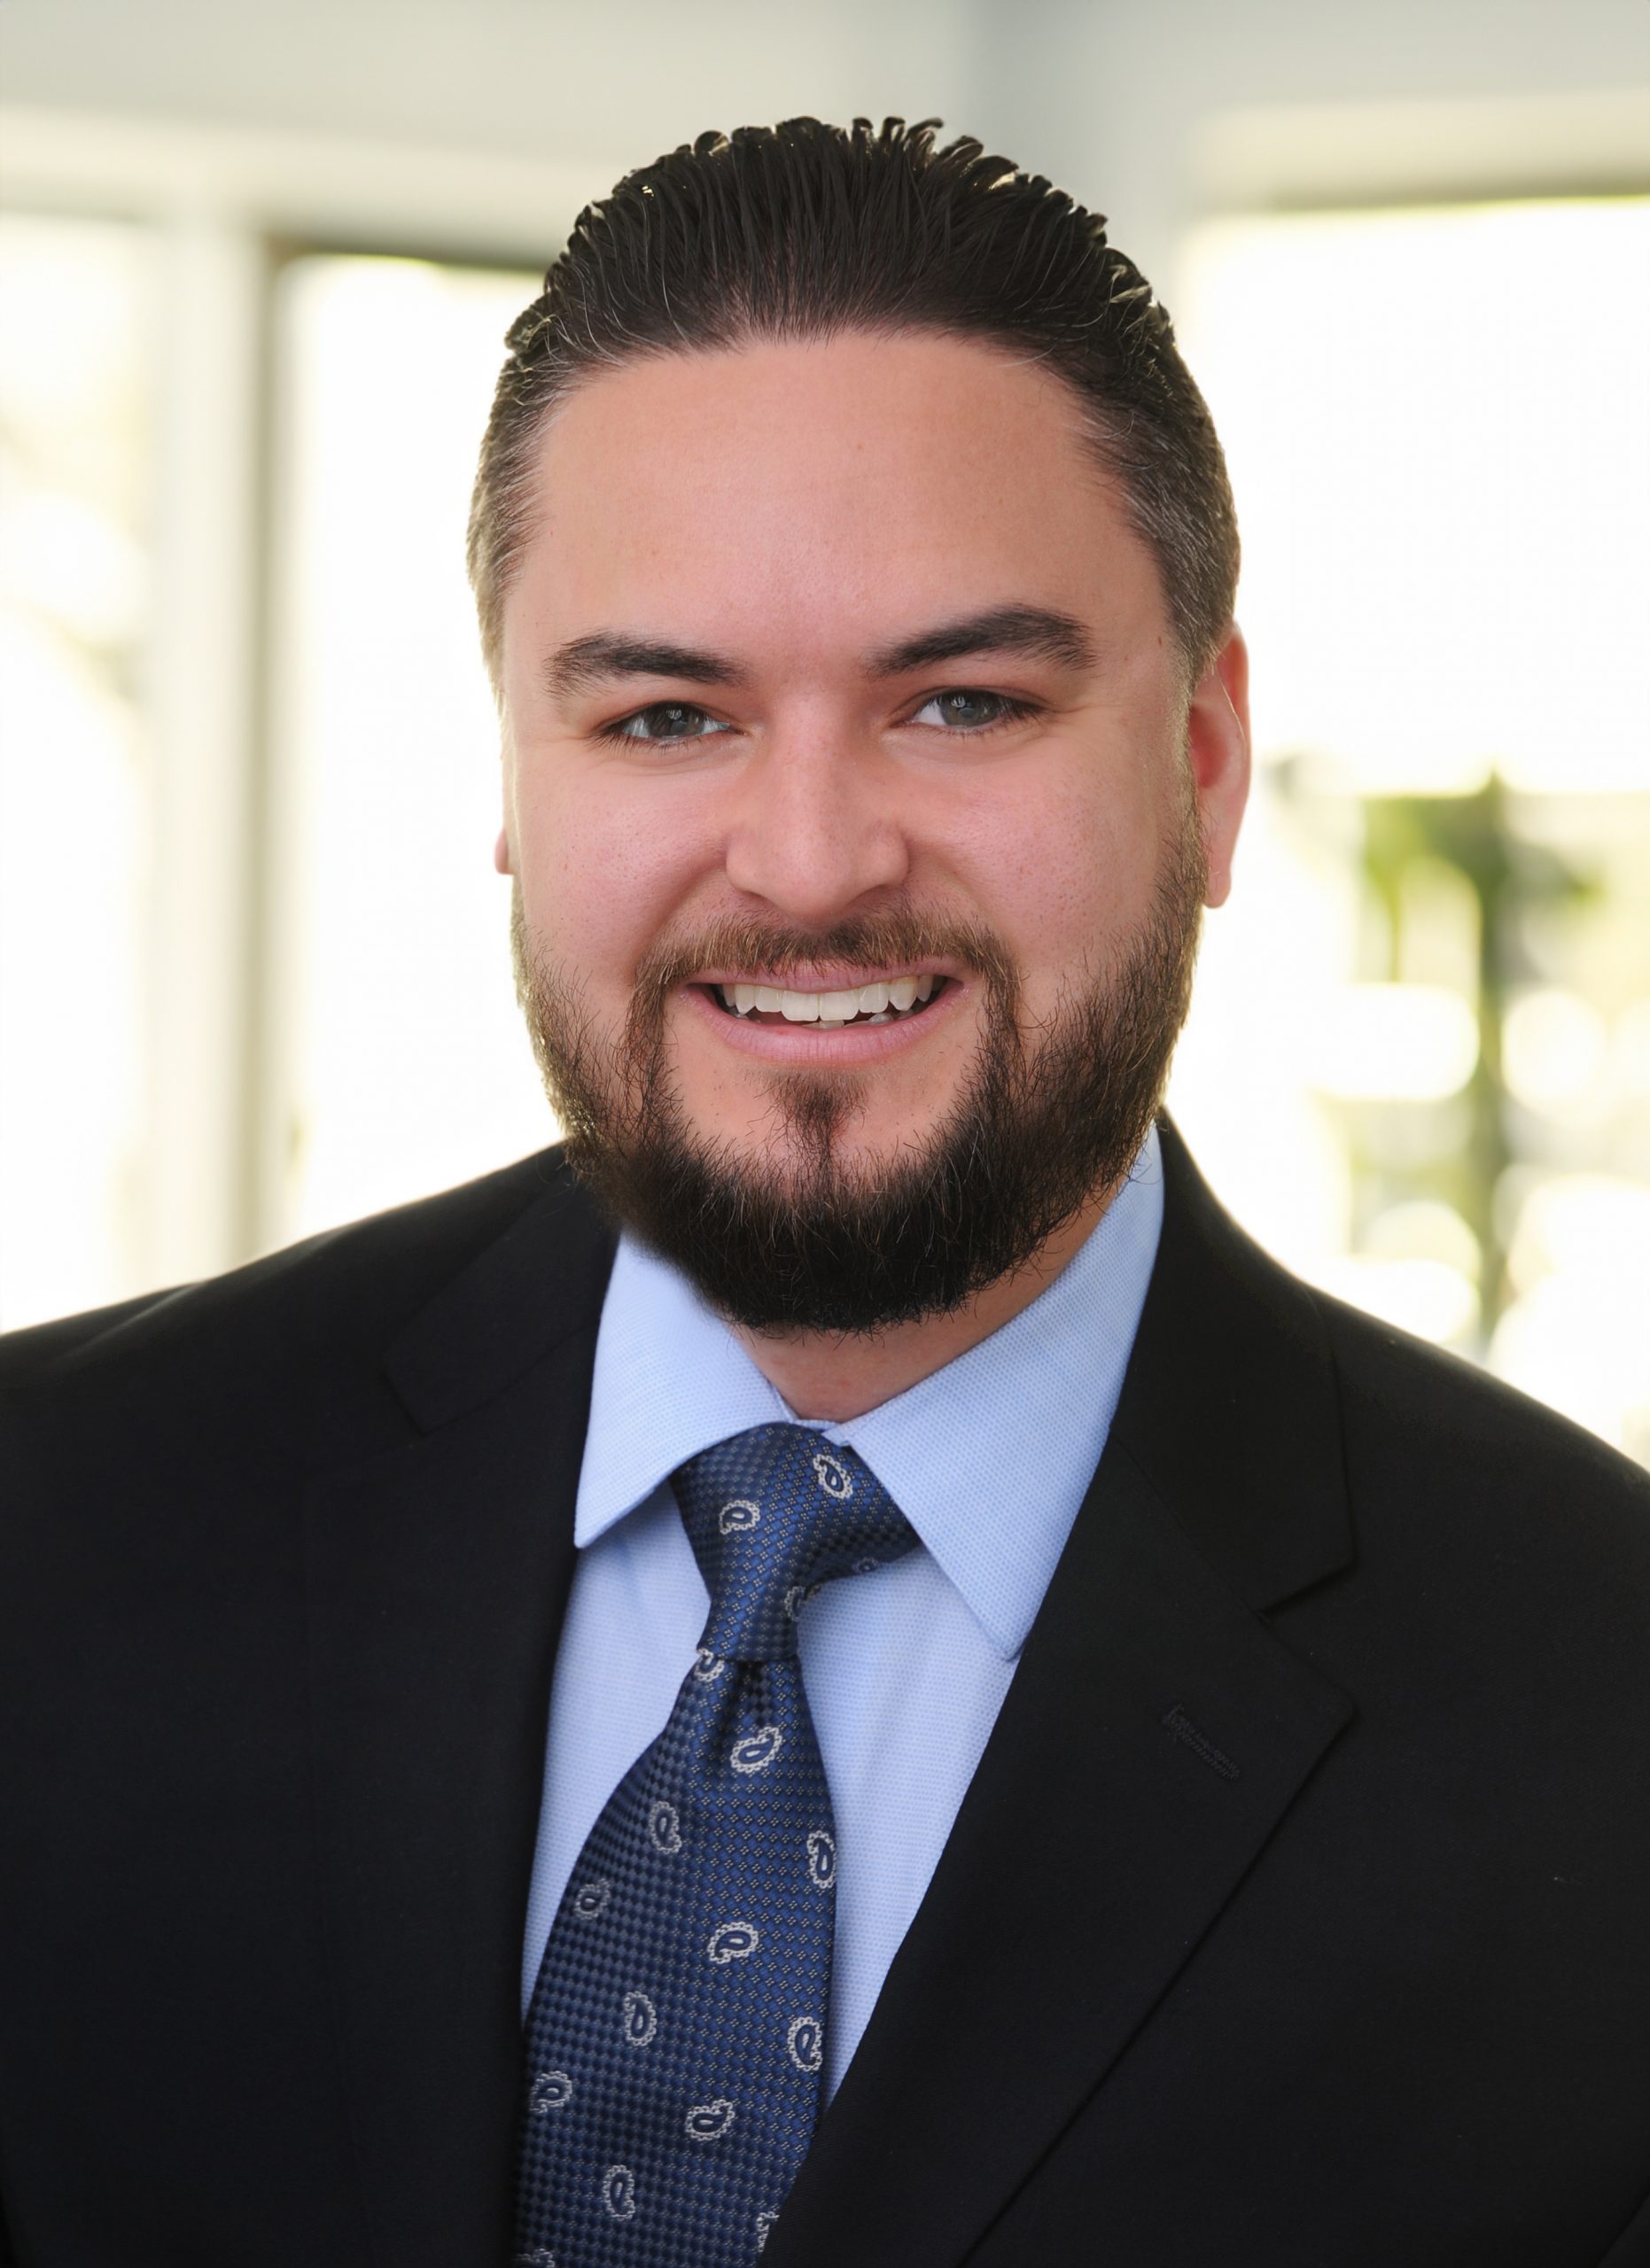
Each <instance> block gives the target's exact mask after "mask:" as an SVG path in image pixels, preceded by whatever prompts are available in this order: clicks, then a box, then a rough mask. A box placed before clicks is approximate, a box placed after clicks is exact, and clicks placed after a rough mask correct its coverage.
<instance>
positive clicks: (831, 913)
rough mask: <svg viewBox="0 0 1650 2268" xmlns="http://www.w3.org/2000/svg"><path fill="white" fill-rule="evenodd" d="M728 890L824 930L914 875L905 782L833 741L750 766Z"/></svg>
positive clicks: (732, 838) (773, 748) (773, 745)
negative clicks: (903, 806)
mask: <svg viewBox="0 0 1650 2268" xmlns="http://www.w3.org/2000/svg"><path fill="white" fill-rule="evenodd" d="M723 855H724V866H725V868H726V872H727V875H728V881H729V882H731V883H732V884H733V886H734V888H735V889H737V890H739V891H740V892H742V893H743V894H744V895H745V896H748V897H759V898H761V899H762V900H764V902H765V903H766V904H767V905H770V906H772V907H773V908H774V911H775V912H776V913H782V914H783V915H785V916H786V918H787V919H788V920H792V921H795V922H798V923H799V924H803V925H806V926H808V927H821V926H823V925H824V924H826V923H829V922H830V921H833V920H839V919H840V918H841V917H842V916H843V915H844V913H849V912H851V911H852V909H853V907H854V906H855V905H857V904H858V902H859V901H860V899H861V898H864V897H868V896H870V895H871V894H872V893H874V892H876V891H877V890H883V889H896V888H898V887H899V884H900V883H902V882H904V881H905V880H906V878H907V874H908V873H909V870H910V863H911V860H910V849H909V845H908V843H907V839H906V835H905V832H904V828H903V827H902V825H901V823H900V815H899V804H898V797H897V791H896V788H895V783H894V781H892V780H891V779H890V778H889V777H888V774H887V766H886V765H884V764H883V763H882V762H881V761H880V760H879V759H878V758H877V757H876V754H875V753H874V752H872V751H869V750H856V749H854V748H853V747H852V745H844V744H843V743H841V742H837V741H835V740H834V739H833V738H832V737H830V736H829V735H823V734H808V735H806V736H805V735H803V734H791V735H789V736H787V737H786V738H784V739H782V740H781V739H778V738H776V739H775V740H774V741H773V742H770V743H769V744H768V745H767V747H766V748H765V749H764V750H762V751H761V753H760V754H759V757H757V758H756V760H755V761H754V762H752V763H751V764H749V765H745V766H743V767H742V770H741V774H740V778H739V782H738V787H737V789H736V797H735V808H734V811H733V812H732V816H731V824H730V826H729V828H728V835H727V836H726V847H725V850H724V854H723Z"/></svg>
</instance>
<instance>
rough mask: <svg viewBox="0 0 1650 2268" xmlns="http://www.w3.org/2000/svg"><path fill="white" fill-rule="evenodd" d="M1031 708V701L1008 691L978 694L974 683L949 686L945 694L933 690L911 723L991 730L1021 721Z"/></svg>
mask: <svg viewBox="0 0 1650 2268" xmlns="http://www.w3.org/2000/svg"><path fill="white" fill-rule="evenodd" d="M1031 707H1032V704H1031V703H1030V702H1029V701H1015V700H1012V699H1010V697H1009V696H1008V694H1006V693H977V692H976V691H975V690H974V688H973V687H971V686H966V685H957V686H947V687H946V690H945V691H944V692H943V693H930V695H929V697H928V699H927V700H926V701H925V702H924V703H922V707H921V708H920V709H919V710H917V711H916V712H915V715H914V716H913V717H912V718H911V722H912V723H913V724H914V725H917V724H935V725H938V726H941V727H942V729H944V730H945V731H946V732H957V733H988V732H990V731H991V730H992V727H993V726H998V725H1014V724H1018V723H1019V721H1020V720H1021V718H1024V717H1029V716H1030V715H1031ZM930 711H932V712H933V713H932V714H931V715H930Z"/></svg>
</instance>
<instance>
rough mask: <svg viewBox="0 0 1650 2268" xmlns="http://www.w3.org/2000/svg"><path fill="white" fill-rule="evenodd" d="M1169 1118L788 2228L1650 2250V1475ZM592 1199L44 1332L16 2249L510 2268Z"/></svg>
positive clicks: (404, 1229)
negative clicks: (924, 1878) (1201, 1154)
mask: <svg viewBox="0 0 1650 2268" xmlns="http://www.w3.org/2000/svg"><path fill="white" fill-rule="evenodd" d="M1165 1151H1166V1158H1167V1171H1168V1192H1167V1212H1166V1219H1165V1224H1164V1239H1163V1246H1162V1250H1161V1254H1160V1256H1159V1259H1158V1262H1157V1268H1156V1274H1155V1276H1154V1278H1153V1281H1152V1286H1151V1291H1150V1294H1149V1297H1148V1301H1147V1306H1146V1310H1145V1316H1144V1319H1143V1321H1142V1324H1141V1326H1140V1337H1139V1340H1138V1344H1137V1346H1136V1349H1135V1353H1134V1357H1133V1360H1132V1363H1131V1366H1130V1370H1129V1374H1128V1379H1127V1383H1126V1386H1125V1392H1124V1397H1123V1402H1122V1405H1121V1407H1120V1409H1119V1410H1118V1413H1117V1420H1116V1423H1115V1424H1114V1425H1113V1427H1112V1433H1111V1440H1110V1442H1109V1446H1108V1448H1107V1450H1106V1454H1105V1456H1104V1458H1103V1460H1102V1462H1101V1466H1100V1470H1099V1472H1097V1474H1096V1476H1095V1479H1094V1484H1093V1486H1092V1487H1091V1488H1090V1490H1089V1493H1088V1496H1087V1498H1086V1502H1085V1504H1084V1506H1083V1509H1082V1511H1081V1513H1080V1515H1079V1517H1078V1521H1077V1524H1076V1526H1075V1528H1074V1529H1073V1531H1072V1534H1071V1538H1070V1544H1069V1546H1068V1548H1067V1550H1066V1553H1065V1556H1064V1557H1063V1559H1062V1562H1061V1565H1060V1569H1059V1572H1058V1573H1057V1575H1056V1577H1055V1581H1054V1584H1053V1586H1052V1588H1051V1589H1050V1591H1049V1593H1048V1596H1047V1603H1046V1604H1045V1606H1044V1608H1043V1611H1042V1612H1041V1614H1040V1615H1039V1619H1038V1621H1037V1624H1036V1627H1035V1628H1034V1629H1033V1631H1032V1633H1031V1639H1030V1642H1029V1643H1028V1645H1027V1647H1026V1650H1025V1654H1024V1658H1023V1662H1022V1665H1021V1667H1020V1670H1019V1673H1018V1674H1017V1676H1016V1680H1015V1682H1014V1685H1013V1687H1012V1689H1011V1690H1010V1692H1009V1695H1008V1701H1007V1703H1006V1705H1005V1706H1004V1709H1003V1712H1002V1715H1001V1717H1000V1720H999V1723H998V1726H997V1729H996V1731H995V1734H994V1735H993V1737H992V1741H991V1744H990V1745H989V1747H988V1749H987V1751H986V1753H985V1759H984V1761H983V1762H982V1764H981V1766H980V1768H979V1771H978V1774H977V1777H976V1779H975V1782H974V1783H973V1785H972V1787H971V1789H970V1790H969V1795H968V1798H967V1800H966V1801H965V1803H964V1805H963V1807H962V1810H961V1815H960V1816H959V1818H958V1821H957V1823H956V1828H955V1830H954V1832H953V1836H952V1837H951V1840H950V1843H949V1845H947V1847H946V1852H945V1855H944V1858H943V1859H942V1860H941V1863H940V1866H939V1868H938V1872H937V1874H936V1876H935V1877H934V1880H933V1884H932V1885H931V1887H930V1891H929V1894H928V1896H927V1898H926V1899H925V1900H924V1902H923V1904H922V1910H921V1912H920V1913H919V1915H917V1918H916V1921H915V1923H914V1925H913V1927H912V1929H911V1931H910V1933H909V1935H908V1937H907V1940H906V1942H905V1945H904V1946H903V1947H902V1949H901V1951H900V1953H899V1957H898V1959H897V1960H896V1961H895V1963H894V1966H893V1968H892V1969H891V1972H890V1975H889V1978H888V1982H887V1985H886V1989H885V1990H884V1992H883V1996H882V1999H881V2000H880V2002H879V2003H878V2006H877V2008H876V2014H875V2016H874V2017H873V2019H872V2022H871V2024H870V2027H869V2029H868V2031H867V2033H866V2035H865V2039H864V2041H863V2044H862V2046H861V2047H860V2052H859V2054H858V2055H857V2056H856V2057H855V2059H854V2062H853V2064H852V2068H851V2069H850V2070H849V2072H848V2074H847V2077H846V2078H845V2080H844V2085H843V2086H842V2088H841V2090H840V2092H839V2093H838V2095H837V2100H836V2101H835V2103H834V2105H833V2106H832V2108H831V2109H830V2110H829V2113H828V2114H827V2116H826V2117H825V2118H824V2119H823V2121H822V2123H821V2127H820V2130H819V2133H818V2136H817V2140H816V2144H815V2148H814V2149H813V2154H812V2155H811V2156H810V2157H809V2159H808V2161H807V2163H806V2166H805V2167H804V2170H803V2172H802V2175H801V2177H800V2179H799V2180H798V2184H797V2186H796V2188H795V2190H794V2191H793V2192H792V2194H791V2196H790V2200H789V2202H787V2204H786V2206H785V2210H784V2213H783V2216H782V2219H781V2221H780V2223H779V2225H778V2227H777V2229H776V2230H775V2232H774V2236H773V2239H772V2241H771V2242H770V2244H769V2246H768V2249H767V2255H766V2256H765V2258H764V2260H763V2263H762V2268H942V2264H944V2268H952V2264H958V2263H961V2262H963V2261H965V2260H966V2261H967V2262H969V2264H970V2268H1019V2264H1039V2263H1055V2264H1057V2263H1064V2262H1083V2263H1086V2262H1090V2261H1093V2262H1095V2263H1104V2264H1106V2268H1223V2264H1228V2263H1235V2264H1249V2263H1255V2264H1258V2268H1396V2264H1403V2268H1584V2264H1585V2268H1592V2264H1597V2263H1599V2262H1601V2261H1604V2260H1606V2259H1607V2260H1608V2262H1609V2263H1610V2268H1626V2264H1628V2263H1630V2262H1635V2263H1636V2262H1642V2261H1645V2260H1647V2259H1650V2210H1647V2209H1646V2205H1645V2200H1646V2193H1647V2192H1650V1485H1646V1479H1645V1476H1644V1475H1643V1474H1641V1473H1639V1472H1638V1471H1637V1470H1636V1469H1634V1468H1631V1467H1630V1466H1629V1465H1627V1464H1624V1463H1623V1461H1622V1460H1621V1459H1619V1458H1618V1457H1615V1456H1613V1455H1611V1454H1610V1453H1609V1452H1608V1451H1607V1450H1606V1449H1603V1448H1601V1447H1599V1445H1598V1444H1597V1443H1596V1442H1595V1441H1592V1440H1591V1439H1590V1438H1588V1437H1587V1436H1584V1435H1583V1434H1581V1433H1577V1432H1576V1431H1575V1430H1574V1429H1572V1428H1571V1427H1569V1426H1568V1425H1564V1424H1563V1423H1562V1422H1560V1420H1559V1419H1557V1418H1555V1417H1553V1416H1551V1415H1550V1414H1548V1413H1546V1412H1545V1411H1543V1410H1539V1409H1537V1407H1535V1406H1534V1405H1533V1404H1531V1403H1529V1402H1525V1401H1523V1400H1522V1399H1520V1398H1519V1397H1517V1396H1515V1395H1514V1394H1509V1393H1507V1392H1506V1391H1505V1390H1504V1389H1502V1388H1500V1387H1498V1386H1495V1385H1493V1384H1490V1383H1489V1382H1487V1381H1485V1380H1484V1379H1482V1378H1480V1377H1478V1376H1477V1375H1475V1373H1473V1372H1471V1371H1468V1370H1467V1369H1466V1368H1465V1367H1464V1366H1462V1365H1460V1364H1459V1363H1454V1362H1452V1361H1450V1360H1448V1359H1447V1358H1444V1357H1442V1356H1440V1355H1436V1354H1434V1353H1432V1352H1430V1351H1428V1350H1426V1349H1424V1348H1420V1347H1418V1346H1416V1345H1414V1344H1413V1343H1412V1342H1410V1341H1408V1340H1405V1339H1403V1338H1401V1337H1400V1336H1398V1335H1397V1333H1395V1332H1391V1331H1389V1330H1387V1329H1385V1328H1383V1327H1382V1326H1381V1325H1380V1324H1374V1323H1372V1322H1370V1321H1368V1320H1367V1319H1366V1318H1365V1317H1360V1316H1358V1315H1355V1314H1353V1313H1351V1312H1350V1310H1348V1309H1343V1308H1340V1307H1338V1306H1336V1305H1335V1303H1334V1302H1333V1301H1328V1300H1326V1299H1323V1298H1320V1297H1319V1295H1317V1294H1316V1293H1311V1292H1309V1291H1307V1290H1306V1289H1304V1287H1303V1286H1302V1285H1299V1284H1298V1283H1296V1282H1295V1281H1294V1280H1293V1279H1292V1278H1289V1277H1288V1276H1287V1275H1285V1274H1284V1273H1283V1272H1282V1271H1281V1270H1279V1269H1278V1268H1277V1267H1275V1266H1274V1265H1273V1263H1272V1262H1270V1261H1268V1260H1267V1259H1266V1258H1265V1257H1264V1255H1263V1254H1261V1253H1260V1252H1258V1251H1257V1249H1256V1247H1254V1246H1253V1245H1251V1244H1250V1243H1249V1242H1248V1240H1247V1239H1245V1238H1244V1237H1242V1236H1241V1234H1240V1233H1239V1232H1238V1231H1236V1230H1235V1229H1234V1227H1233V1225H1232V1224H1231V1223H1229V1222H1228V1221H1227V1220H1226V1218H1225V1216H1223V1215H1222V1214H1221V1213H1220V1211H1219V1210H1218V1208H1217V1207H1216V1206H1215V1204H1214V1202H1213V1200H1211V1199H1210V1196H1209V1195H1208V1193H1207V1192H1206V1191H1205V1190H1204V1189H1203V1187H1202V1184H1201V1183H1200V1182H1199V1181H1198V1179H1197V1177H1196V1175H1195V1170H1194V1169H1193V1168H1192V1166H1191V1164H1190V1162H1189V1161H1188V1160H1187V1156H1186V1153H1185V1152H1184V1150H1183V1149H1182V1148H1181V1147H1180V1146H1179V1143H1178V1141H1177V1140H1176V1139H1175V1138H1174V1136H1173V1134H1172V1131H1169V1132H1168V1133H1167V1134H1166V1136H1165ZM610 1257H611V1240H610V1239H609V1237H608V1236H607V1235H606V1233H605V1232H604V1231H603V1229H602V1227H601V1226H600V1225H599V1223H597V1221H596V1220H595V1218H594V1217H593V1216H592V1214H591V1212H590V1210H589V1208H588V1205H587V1203H586V1201H585V1200H584V1199H583V1198H582V1196H581V1195H580V1192H579V1191H578V1189H577V1188H576V1187H575V1186H574V1185H573V1184H572V1182H571V1181H570V1179H569V1177H567V1175H566V1173H565V1171H564V1169H563V1168H562V1166H561V1165H560V1164H559V1162H558V1161H557V1160H556V1157H555V1156H554V1154H551V1155H548V1156H546V1157H544V1158H541V1159H537V1160H530V1161H527V1162H525V1163H524V1164H522V1165H519V1166H516V1167H512V1168H511V1169H509V1170H508V1171H506V1172H503V1173H501V1174H497V1175H494V1176H493V1177H490V1178H489V1179H487V1180H485V1181H482V1182H479V1183H477V1184H474V1185H472V1186H471V1187H469V1188H466V1189H462V1190H459V1191H456V1192H453V1193H452V1194H450V1195H448V1196H445V1197H440V1198H438V1199H435V1200H432V1201H431V1202H430V1203H428V1204H424V1205H420V1206H416V1207H413V1208H409V1209H408V1210H405V1211H402V1212H400V1213H396V1214H392V1215H389V1216H385V1217H383V1218H381V1219H377V1220H373V1221H369V1222H366V1223H362V1225H360V1226H358V1227H354V1228H352V1229H348V1230H346V1231H340V1232H339V1233H338V1234H335V1235H331V1236H327V1237H323V1238H321V1239H318V1240H316V1241H315V1242H314V1243H311V1244H308V1245H306V1246H304V1247H300V1248H299V1249H297V1250H296V1251H293V1252H290V1253H285V1254H281V1255H279V1256H278V1257H276V1258H275V1259H272V1260H269V1261H265V1262H260V1263H259V1264H258V1265H257V1266H255V1267H253V1268H250V1269H246V1270H242V1271H240V1272H239V1273H237V1274H236V1275H233V1276H230V1277H227V1278H222V1279H221V1280H219V1281H217V1282H214V1283H210V1284H206V1285H199V1286H198V1287H196V1288H194V1289H191V1290H188V1291H183V1292H179V1293H173V1294H171V1295H169V1296H167V1297H165V1298H160V1299H156V1300H153V1301H139V1302H135V1303H133V1304H132V1305H131V1306H129V1307H128V1308H125V1309H116V1310H113V1311H110V1312H108V1313H106V1314H104V1315H101V1316H97V1317H82V1318H79V1319H77V1320H76V1321H74V1322H71V1323H68V1324H54V1325H49V1326H46V1327H44V1328H43V1329H42V1330H40V1331H37V1332H30V1333H27V1334H24V1335H22V1336H20V1337H19V1338H18V1339H16V1340H13V1341H11V1342H9V1363H7V1364H6V1371H7V1376H8V1379H9V1383H10V1386H11V1387H12V1390H13V1391H12V1396H11V1410H10V1416H9V1419H8V1423H7V1426H6V1431H5V1440H6V1450H5V1464H4V1505H5V1517H4V1529H3V1542H0V2190H3V2192H4V2198H5V2206H6V2213H7V2216H8V2218H9V2223H10V2228H11V2242H12V2246H13V2247H14V2249H15V2255H16V2257H17V2259H18V2260H19V2262H21V2263H23V2264H25V2268H138V2264H142V2268H498V2264H500V2263H502V2261H503V2260H504V2259H505V2258H506V2256H507V2254H508V2237H507V2232H508V2213H509V2204H508V2200H509V2189H510V2148H511V2139H512V2132H513V2128H514V2124H515V2098H516V2088H517V2082H518V2036H519V2022H518V1997H517V1996H518V1967H519V1961H520V1953H521V1942H522V1932H523V1921H524V1911H525V1899H526V1891H527V1883H528V1874H529V1868H530V1863H531V1857H532V1852H533V1833H534V1824H535V1819H536V1814H537V1807H538V1798H539V1784H540V1769H541V1756H542V1751H543V1744H544V1726H545V1719H546V1711H547V1705H548V1695H549V1681H550V1671H551V1665H552V1661H553V1658H554V1656H555V1651H556V1637H557V1632H558V1629H559V1626H560V1620H561V1615H562V1610H563V1604H564V1599H565V1596H566V1592H567V1585H568V1579H569V1575H570V1572H571V1569H572V1557H573V1553H572V1504H573V1494H574V1486H575V1481H576V1477H577V1474H578V1470H579V1462H580V1446H581V1441H582V1435H583V1429H584V1425H585V1420H586V1412H587V1407H588V1392H589V1380H590V1367H591V1356H592V1350H593V1348H594V1345H595V1329H596V1322H597V1317H598V1315H599V1311H600V1308H601V1301H602V1293H603V1285H604V1282H605V1278H606V1272H607V1268H608V1265H609V1261H610ZM1635 2217H1636V2218H1635ZM563 2268H578V2264H577V2263H576V2262H568V2263H564V2264H563Z"/></svg>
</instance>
